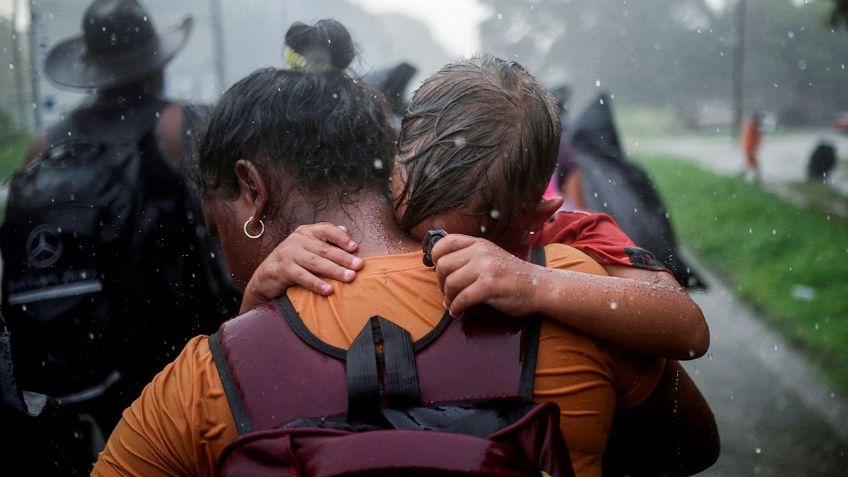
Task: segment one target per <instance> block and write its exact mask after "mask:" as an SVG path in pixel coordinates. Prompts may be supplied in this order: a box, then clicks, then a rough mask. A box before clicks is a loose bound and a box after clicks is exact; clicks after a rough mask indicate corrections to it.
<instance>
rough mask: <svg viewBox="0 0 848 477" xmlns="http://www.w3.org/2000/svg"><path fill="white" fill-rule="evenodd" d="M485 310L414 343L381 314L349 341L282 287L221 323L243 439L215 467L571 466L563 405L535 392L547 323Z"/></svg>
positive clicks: (531, 470)
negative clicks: (302, 313)
mask: <svg viewBox="0 0 848 477" xmlns="http://www.w3.org/2000/svg"><path fill="white" fill-rule="evenodd" d="M537 255H539V254H538V253H537ZM541 260H544V255H543V254H542V257H541ZM541 263H544V262H541ZM477 315H478V316H475V317H467V318H465V319H463V320H462V321H459V320H454V319H451V318H450V316H448V315H447V314H445V316H444V317H443V318H442V319H441V321H440V322H439V324H438V325H437V326H436V327H435V328H434V329H433V330H432V331H431V332H429V333H428V334H427V335H425V336H424V337H423V338H421V339H420V340H418V341H415V342H413V341H412V339H411V337H410V335H409V333H408V332H407V331H406V330H404V329H403V328H401V327H399V326H398V325H396V324H394V323H392V322H391V321H389V320H387V319H385V318H382V317H379V316H374V317H372V318H371V319H370V320H369V321H368V322H367V323H366V325H365V327H364V328H363V329H362V331H361V332H360V333H359V335H358V336H357V337H356V339H355V340H354V342H353V344H352V345H351V347H350V349H349V350H347V351H346V350H343V349H341V348H336V347H333V346H330V345H328V344H326V343H324V342H322V341H321V340H320V339H318V337H316V336H315V335H314V334H312V333H311V332H310V331H309V329H307V328H306V326H305V325H304V323H303V321H302V320H301V319H300V317H299V316H298V314H297V312H296V311H295V310H294V307H293V306H292V304H291V302H290V301H289V300H288V299H287V298H282V299H280V300H278V301H277V302H276V303H275V304H268V305H265V306H262V307H259V308H257V309H255V310H253V311H251V312H249V313H247V314H245V315H242V316H240V317H238V318H235V319H233V320H230V321H228V322H226V323H225V324H224V325H222V326H221V328H220V329H219V330H218V332H217V333H216V334H214V335H212V336H211V337H210V339H209V345H210V348H211V351H212V355H213V357H214V360H215V364H216V366H217V368H218V372H219V374H220V376H221V381H222V383H223V385H224V390H225V392H226V395H227V399H228V401H229V405H230V410H231V411H232V415H233V419H234V420H235V423H236V425H237V427H238V431H239V434H240V436H239V437H238V438H236V439H235V440H234V441H233V442H232V443H230V444H229V445H228V446H227V447H226V448H225V449H224V452H223V454H222V456H221V461H220V464H219V465H220V467H219V470H220V474H221V475H222V476H257V475H283V476H296V475H297V476H299V475H304V476H316V477H317V476H321V477H323V476H359V475H362V476H365V475H395V474H399V473H403V474H404V475H412V476H416V475H498V476H507V477H509V476H540V475H551V476H567V475H573V471H572V468H571V463H570V461H569V457H568V452H567V449H566V447H565V442H564V440H563V438H562V434H561V432H560V428H559V408H558V407H557V406H556V405H555V404H553V403H535V402H534V401H532V399H531V396H532V392H533V380H534V376H535V369H536V356H537V351H538V344H539V327H540V320H539V319H538V318H535V319H515V318H509V317H503V316H499V315H497V314H496V313H494V312H491V311H490V310H480V312H478V313H477ZM482 315H486V316H482Z"/></svg>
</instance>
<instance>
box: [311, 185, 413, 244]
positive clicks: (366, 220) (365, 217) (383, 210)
mask: <svg viewBox="0 0 848 477" xmlns="http://www.w3.org/2000/svg"><path fill="white" fill-rule="evenodd" d="M350 198H351V200H350V201H349V202H348V204H347V205H344V206H342V207H339V208H334V209H333V210H329V209H327V210H323V211H321V212H319V213H318V214H316V222H330V223H333V224H336V225H342V226H344V227H346V228H347V232H348V234H350V236H351V238H353V240H355V241H356V243H358V244H359V250H358V255H359V256H361V257H369V256H380V255H397V254H402V253H409V252H414V251H416V250H420V248H421V246H420V244H418V243H417V242H416V241H414V240H412V239H410V238H409V237H408V236H407V235H406V234H404V233H403V231H402V230H401V229H400V226H399V225H398V223H397V221H396V219H395V216H394V211H393V210H392V207H391V205H390V204H389V202H388V200H387V199H386V198H384V197H380V196H378V195H377V194H374V193H373V192H369V191H362V192H359V193H356V194H351V197H350Z"/></svg>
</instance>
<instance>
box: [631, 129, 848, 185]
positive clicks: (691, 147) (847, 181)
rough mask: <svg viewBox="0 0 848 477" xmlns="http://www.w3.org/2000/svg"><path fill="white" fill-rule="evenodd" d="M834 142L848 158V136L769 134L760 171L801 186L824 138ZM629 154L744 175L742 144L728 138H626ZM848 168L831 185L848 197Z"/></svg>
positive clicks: (839, 167) (767, 176)
mask: <svg viewBox="0 0 848 477" xmlns="http://www.w3.org/2000/svg"><path fill="white" fill-rule="evenodd" d="M824 134H826V135H827V137H829V138H830V139H832V140H833V142H834V145H835V146H836V150H837V155H838V156H840V157H846V156H848V136H845V135H839V136H836V135H834V134H831V133H828V132H826V131H823V132H822V133H815V132H809V133H791V134H780V135H773V136H770V135H768V134H766V135H765V136H764V139H763V145H762V147H761V149H760V169H761V173H762V177H763V181H764V182H766V183H767V184H768V183H786V182H798V181H803V180H805V179H806V174H807V162H808V161H809V158H810V154H812V152H813V149H814V148H815V146H816V142H817V141H818V139H819V138H820V137H822V135H824ZM625 144H626V148H627V151H628V152H629V153H630V154H655V153H663V154H673V155H676V156H680V157H682V158H687V159H689V160H691V161H693V162H695V163H696V164H698V165H700V166H702V167H704V168H706V169H709V170H712V171H714V172H717V173H720V174H737V173H739V172H741V171H742V168H743V160H742V152H741V149H740V147H739V144H738V143H737V142H736V141H734V140H732V139H730V138H729V137H719V136H717V137H697V136H682V137H677V138H675V137H666V138H650V139H641V140H637V139H634V138H626V141H625ZM846 169H848V168H846V167H845V164H844V163H843V164H837V166H836V169H835V171H834V174H833V177H832V181H831V183H832V184H833V186H834V187H836V188H837V189H839V190H841V191H842V193H843V194H845V195H848V170H846Z"/></svg>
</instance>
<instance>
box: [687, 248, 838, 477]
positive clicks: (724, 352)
mask: <svg viewBox="0 0 848 477" xmlns="http://www.w3.org/2000/svg"><path fill="white" fill-rule="evenodd" d="M695 263H697V262H695ZM698 269H699V270H704V271H706V270H705V269H704V267H703V266H702V265H698ZM706 278H707V279H708V280H709V283H710V284H711V288H710V290H708V291H707V292H696V293H693V298H694V299H695V301H697V302H698V304H700V305H701V308H702V309H703V310H704V313H705V315H706V317H707V321H708V322H709V325H710V331H711V335H712V343H711V346H710V352H709V353H708V354H707V356H705V357H703V358H701V359H698V360H696V361H693V362H690V363H686V364H684V366H685V367H686V369H687V370H688V371H689V373H690V374H691V375H692V377H693V378H694V380H695V381H696V382H697V383H698V386H699V387H700V388H701V390H702V391H703V393H704V395H705V396H706V398H707V400H708V401H709V402H710V405H711V406H712V408H713V411H714V413H715V414H716V420H717V421H718V425H719V431H720V433H721V439H722V453H721V457H720V458H719V461H718V463H717V464H716V465H714V466H713V467H712V468H710V469H709V470H708V471H706V472H704V473H703V474H702V475H704V476H726V477H730V476H749V475H752V476H844V475H848V402H846V400H845V399H843V398H840V397H839V396H837V395H836V394H834V393H832V392H831V390H830V389H829V388H828V387H827V386H826V385H825V384H824V383H823V382H822V381H820V380H819V379H818V378H817V377H816V376H815V375H814V374H813V373H812V372H811V371H810V370H809V368H808V366H807V365H806V363H805V362H804V360H803V359H801V358H800V357H799V356H798V355H797V353H795V352H794V351H793V350H792V349H791V348H790V347H789V346H788V345H787V344H786V343H785V342H784V341H783V340H782V339H781V338H780V337H778V336H777V335H776V334H775V333H774V332H772V331H770V330H769V329H767V327H766V326H764V325H763V324H762V323H761V322H760V320H759V319H758V318H757V317H756V316H755V314H754V313H753V312H752V311H751V310H750V309H749V308H747V307H745V306H744V305H742V304H740V303H739V302H737V301H736V300H735V299H734V298H733V297H732V294H731V293H730V291H729V290H728V289H727V287H726V286H724V285H722V284H721V283H720V282H719V281H718V279H717V278H716V277H715V276H713V275H711V274H709V273H707V274H706Z"/></svg>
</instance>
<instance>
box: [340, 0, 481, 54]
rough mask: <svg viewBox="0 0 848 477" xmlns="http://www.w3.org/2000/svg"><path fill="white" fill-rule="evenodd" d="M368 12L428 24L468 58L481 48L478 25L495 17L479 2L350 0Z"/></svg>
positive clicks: (441, 39)
mask: <svg viewBox="0 0 848 477" xmlns="http://www.w3.org/2000/svg"><path fill="white" fill-rule="evenodd" d="M349 1H350V2H351V3H353V4H355V5H358V6H360V7H362V8H363V9H365V10H366V11H369V12H374V13H384V12H394V13H401V14H404V15H407V16H410V17H412V18H415V19H417V20H420V21H422V22H423V23H424V24H426V25H427V26H428V27H429V28H430V30H431V31H432V32H433V37H434V38H435V39H436V41H438V42H439V43H440V44H442V45H443V46H444V47H445V48H446V49H447V50H448V51H449V52H450V53H451V54H454V55H457V56H468V55H470V54H472V53H476V52H478V51H479V49H480V31H479V29H478V28H477V26H478V25H479V24H480V22H482V21H483V20H485V19H486V18H488V17H489V16H490V15H492V12H490V11H489V9H488V8H486V7H484V6H483V5H481V4H480V2H479V1H477V0H403V1H397V0H349Z"/></svg>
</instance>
